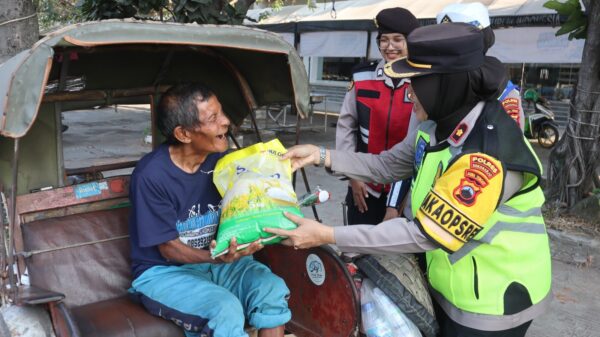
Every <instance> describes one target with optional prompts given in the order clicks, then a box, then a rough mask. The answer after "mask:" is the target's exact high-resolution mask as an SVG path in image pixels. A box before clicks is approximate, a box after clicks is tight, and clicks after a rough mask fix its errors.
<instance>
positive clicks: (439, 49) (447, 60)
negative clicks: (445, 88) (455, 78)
mask: <svg viewBox="0 0 600 337" xmlns="http://www.w3.org/2000/svg"><path fill="white" fill-rule="evenodd" d="M406 44H407V46H408V57H403V58H400V59H398V60H395V61H392V62H390V63H388V64H386V65H385V69H384V71H385V74H386V75H387V76H389V77H391V78H406V77H413V76H419V75H427V74H435V73H455V72H461V71H469V70H473V69H477V68H479V67H480V66H481V65H482V64H483V61H484V54H483V50H484V46H483V34H482V33H481V31H480V30H479V29H477V28H476V27H474V26H472V25H469V24H466V23H446V24H443V25H431V26H425V27H420V28H417V29H415V30H414V31H413V32H412V33H411V34H410V35H408V37H407V38H406Z"/></svg>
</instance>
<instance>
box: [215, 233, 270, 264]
mask: <svg viewBox="0 0 600 337" xmlns="http://www.w3.org/2000/svg"><path fill="white" fill-rule="evenodd" d="M216 246H217V242H216V241H215V240H213V241H212V242H211V243H210V248H211V249H214V248H215V247H216ZM237 247H238V245H237V240H236V238H231V241H229V250H228V251H227V254H223V255H221V256H219V257H217V258H215V261H216V262H217V263H232V262H235V261H237V260H239V259H241V258H242V257H244V256H248V255H252V254H254V253H256V252H257V251H259V250H261V249H262V248H263V245H262V244H261V243H260V241H254V242H252V243H251V244H250V245H249V246H248V247H246V249H244V250H240V251H238V250H237Z"/></svg>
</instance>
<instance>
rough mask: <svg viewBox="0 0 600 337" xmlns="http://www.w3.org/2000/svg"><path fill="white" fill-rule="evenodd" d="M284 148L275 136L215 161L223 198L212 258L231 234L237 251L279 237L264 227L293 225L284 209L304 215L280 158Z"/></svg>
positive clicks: (215, 175) (215, 179)
mask: <svg viewBox="0 0 600 337" xmlns="http://www.w3.org/2000/svg"><path fill="white" fill-rule="evenodd" d="M285 151H286V150H285V148H284V147H283V145H282V144H281V142H279V140H278V139H274V140H272V141H270V142H268V143H257V144H254V145H252V146H250V147H247V148H245V149H242V150H238V151H235V152H232V153H230V154H228V155H226V156H224V157H223V158H221V159H220V160H219V161H218V162H217V166H216V167H215V170H214V173H213V182H214V184H215V186H216V187H217V189H218V190H219V193H220V194H221V196H223V201H222V206H221V210H222V213H221V219H220V223H219V229H218V231H217V246H216V247H215V249H213V250H212V251H211V255H212V257H213V258H214V257H217V256H219V255H221V254H225V253H227V251H228V248H229V242H230V240H231V238H233V237H235V238H236V239H237V243H238V250H240V249H244V248H245V247H247V246H248V245H249V244H250V243H252V242H254V241H256V240H259V239H260V240H261V242H262V243H263V244H272V243H277V242H279V241H281V240H282V238H281V237H279V236H277V235H274V234H270V233H266V232H263V230H262V229H263V228H266V227H270V228H283V229H294V228H296V224H294V223H293V222H291V221H290V220H288V219H287V218H286V217H285V216H284V215H283V212H284V211H287V212H290V213H293V214H296V215H298V216H303V215H302V213H301V212H300V209H299V208H298V206H297V202H298V200H297V197H296V193H295V192H294V188H293V187H292V182H291V179H292V168H291V165H290V161H289V160H285V161H282V160H280V156H281V155H282V154H283V153H284V152H285Z"/></svg>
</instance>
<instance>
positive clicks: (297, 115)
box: [292, 104, 321, 222]
mask: <svg viewBox="0 0 600 337" xmlns="http://www.w3.org/2000/svg"><path fill="white" fill-rule="evenodd" d="M292 112H295V113H296V144H295V145H298V144H300V121H301V119H300V115H299V114H298V111H296V107H295V106H294V104H292ZM300 173H301V174H302V180H303V181H304V187H305V188H306V192H307V193H310V185H309V184H308V177H307V176H306V171H305V170H304V167H303V168H301V169H300ZM292 185H293V186H294V188H296V175H295V174H294V176H293V177H292ZM310 208H312V211H313V215H314V216H315V220H317V221H319V222H321V219H319V214H318V213H317V207H316V206H315V205H314V204H313V205H311V206H310Z"/></svg>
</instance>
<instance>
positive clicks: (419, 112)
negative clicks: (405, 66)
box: [408, 85, 429, 122]
mask: <svg viewBox="0 0 600 337" xmlns="http://www.w3.org/2000/svg"><path fill="white" fill-rule="evenodd" d="M408 99H409V100H410V101H411V102H412V103H413V111H414V112H415V115H416V117H417V120H418V121H419V122H422V121H426V120H427V119H428V118H429V117H428V116H427V111H425V109H424V108H423V105H422V104H421V102H419V98H418V97H417V95H416V94H415V92H414V90H413V88H412V85H411V86H409V87H408Z"/></svg>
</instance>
